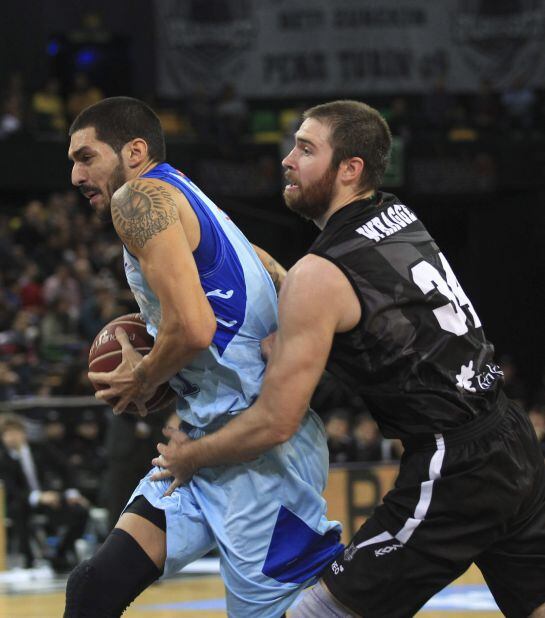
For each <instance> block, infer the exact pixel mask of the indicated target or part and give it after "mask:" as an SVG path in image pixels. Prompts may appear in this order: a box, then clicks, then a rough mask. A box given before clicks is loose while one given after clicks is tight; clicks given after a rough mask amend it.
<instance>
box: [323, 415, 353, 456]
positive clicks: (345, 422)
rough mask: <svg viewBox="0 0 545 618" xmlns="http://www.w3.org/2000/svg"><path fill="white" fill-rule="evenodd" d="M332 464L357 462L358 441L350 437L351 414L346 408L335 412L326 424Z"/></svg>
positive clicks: (329, 416)
mask: <svg viewBox="0 0 545 618" xmlns="http://www.w3.org/2000/svg"><path fill="white" fill-rule="evenodd" d="M325 431H326V434H327V447H328V449H329V461H330V463H345V462H347V461H356V459H357V448H356V441H355V440H354V438H353V437H352V436H351V435H350V412H349V411H348V410H346V409H344V408H337V409H336V410H333V411H332V412H331V413H330V414H329V415H328V417H327V420H326V423H325Z"/></svg>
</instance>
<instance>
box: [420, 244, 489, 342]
mask: <svg viewBox="0 0 545 618" xmlns="http://www.w3.org/2000/svg"><path fill="white" fill-rule="evenodd" d="M439 259H440V260H441V264H442V265H443V270H444V272H445V275H444V276H443V275H442V274H441V273H440V272H439V271H438V270H437V268H435V266H433V265H432V264H430V263H429V262H426V261H424V260H422V262H418V264H415V265H414V266H413V267H412V268H411V275H412V278H413V281H414V282H415V283H416V285H417V286H418V287H419V288H420V289H421V290H422V292H423V293H424V294H429V293H430V292H433V290H437V291H438V292H439V293H440V294H442V295H443V296H444V297H445V299H446V300H447V302H446V303H445V304H444V305H441V306H440V307H437V309H433V313H434V315H435V317H436V318H437V321H438V322H439V325H440V326H441V328H442V329H443V330H446V331H447V332H449V333H453V334H454V335H465V334H466V333H467V331H468V327H467V314H466V312H465V311H464V309H466V310H467V311H468V312H469V313H470V315H471V317H472V318H473V323H474V325H475V328H479V327H480V326H481V321H480V320H479V317H478V316H477V313H476V312H475V309H474V308H473V305H472V304H471V302H470V300H469V298H468V297H467V296H466V295H465V292H464V291H463V290H462V288H461V286H460V284H459V283H458V280H457V279H456V276H455V274H454V273H453V272H452V268H451V267H450V264H449V263H448V262H447V260H446V259H445V256H444V255H443V254H442V253H439Z"/></svg>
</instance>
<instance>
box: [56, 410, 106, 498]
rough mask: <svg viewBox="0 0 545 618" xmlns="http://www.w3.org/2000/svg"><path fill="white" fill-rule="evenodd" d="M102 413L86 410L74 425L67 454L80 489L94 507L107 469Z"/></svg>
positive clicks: (100, 411) (101, 411)
mask: <svg viewBox="0 0 545 618" xmlns="http://www.w3.org/2000/svg"><path fill="white" fill-rule="evenodd" d="M103 414H104V411H103V410H102V409H100V410H99V411H97V410H93V409H87V410H83V411H82V412H81V413H80V414H79V418H78V419H77V420H76V422H75V426H74V433H73V436H72V439H71V440H70V445H69V447H68V449H67V451H66V453H67V455H68V462H69V464H70V467H71V468H72V471H73V474H74V478H75V483H76V486H77V488H78V489H79V490H80V491H81V493H82V494H83V495H84V496H85V497H86V498H87V499H88V500H89V501H90V502H92V503H93V504H98V501H99V483H100V478H101V476H102V474H103V473H104V470H105V468H106V449H105V448H104V445H103V442H104V440H103V438H104V436H103V434H102V426H101V422H100V417H101V416H102V415H103Z"/></svg>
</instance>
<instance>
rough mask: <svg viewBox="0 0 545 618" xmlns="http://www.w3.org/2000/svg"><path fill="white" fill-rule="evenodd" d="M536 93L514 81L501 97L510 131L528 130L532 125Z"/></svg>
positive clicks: (520, 80)
mask: <svg viewBox="0 0 545 618" xmlns="http://www.w3.org/2000/svg"><path fill="white" fill-rule="evenodd" d="M536 102H537V98H536V93H535V92H534V90H533V88H531V87H530V86H528V85H527V84H525V83H524V80H523V79H521V78H518V79H516V80H515V81H514V82H513V83H512V85H511V87H510V88H509V89H508V90H506V91H505V92H503V94H502V95H501V104H502V106H503V109H504V112H505V119H506V123H507V127H508V128H510V129H523V130H526V129H530V128H531V127H532V126H533V125H534V114H535V105H536Z"/></svg>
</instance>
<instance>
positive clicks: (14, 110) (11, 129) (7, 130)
mask: <svg viewBox="0 0 545 618" xmlns="http://www.w3.org/2000/svg"><path fill="white" fill-rule="evenodd" d="M22 130H23V108H22V106H21V101H20V99H19V98H18V97H17V96H16V95H9V96H8V97H6V98H5V99H4V101H3V102H2V111H1V114H0V139H7V138H8V137H11V136H13V135H16V134H17V133H21V131H22Z"/></svg>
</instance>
